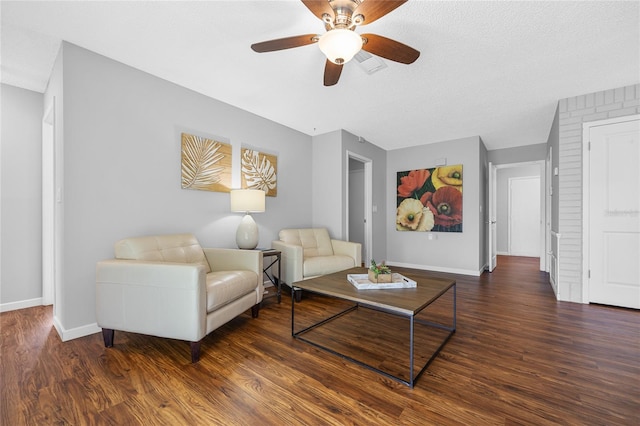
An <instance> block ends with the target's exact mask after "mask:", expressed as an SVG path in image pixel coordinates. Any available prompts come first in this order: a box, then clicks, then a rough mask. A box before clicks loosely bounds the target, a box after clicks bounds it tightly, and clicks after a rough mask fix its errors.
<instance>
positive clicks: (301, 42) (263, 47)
mask: <svg viewBox="0 0 640 426" xmlns="http://www.w3.org/2000/svg"><path fill="white" fill-rule="evenodd" d="M317 41H318V35H317V34H305V35H299V36H293V37H285V38H278V39H275V40H268V41H263V42H260V43H254V44H252V45H251V48H252V49H253V50H254V51H256V52H258V53H264V52H273V51H275V50H283V49H291V48H292V47H300V46H306V45H307V44H313V43H315V42H317Z"/></svg>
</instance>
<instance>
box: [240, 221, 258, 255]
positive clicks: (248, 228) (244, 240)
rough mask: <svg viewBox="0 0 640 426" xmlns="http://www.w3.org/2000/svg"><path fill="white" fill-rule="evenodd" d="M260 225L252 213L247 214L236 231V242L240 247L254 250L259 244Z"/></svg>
mask: <svg viewBox="0 0 640 426" xmlns="http://www.w3.org/2000/svg"><path fill="white" fill-rule="evenodd" d="M258 240H259V238H258V225H256V222H255V221H254V220H253V218H252V217H251V215H249V214H246V215H245V216H244V217H243V218H242V221H241V222H240V225H239V226H238V230H237V231H236V244H237V245H238V248H240V249H246V250H253V249H254V248H256V247H257V246H258Z"/></svg>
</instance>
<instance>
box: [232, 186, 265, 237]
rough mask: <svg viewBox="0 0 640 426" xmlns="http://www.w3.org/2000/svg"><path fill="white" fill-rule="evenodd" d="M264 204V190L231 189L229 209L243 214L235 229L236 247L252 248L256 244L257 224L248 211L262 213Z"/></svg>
mask: <svg viewBox="0 0 640 426" xmlns="http://www.w3.org/2000/svg"><path fill="white" fill-rule="evenodd" d="M264 206H265V192H264V191H263V190H261V189H232V190H231V211H232V212H244V213H245V215H244V217H243V218H242V221H241V222H240V225H238V230H237V231H236V244H237V245H238V248H241V249H247V250H253V249H254V248H256V246H257V245H258V239H259V238H258V225H256V222H255V221H254V220H253V218H252V217H251V215H250V214H249V213H262V212H264Z"/></svg>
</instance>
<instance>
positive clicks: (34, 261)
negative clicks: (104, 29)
mask: <svg viewBox="0 0 640 426" xmlns="http://www.w3.org/2000/svg"><path fill="white" fill-rule="evenodd" d="M0 90H1V93H2V96H0V98H1V100H2V105H1V111H2V117H1V123H0V128H1V129H2V130H1V135H0V140H1V141H2V145H1V146H0V150H1V151H0V160H1V166H0V172H1V176H0V185H1V187H0V194H1V195H2V203H1V209H0V235H2V239H1V246H0V308H2V310H4V309H5V308H7V309H14V308H17V307H27V306H34V305H39V304H40V303H41V298H42V215H41V210H42V171H41V165H42V130H41V129H42V115H43V106H42V105H43V104H42V102H43V96H42V94H41V93H36V92H32V91H30V90H25V89H19V88H17V87H13V86H8V85H4V84H3V85H2V86H1V87H0Z"/></svg>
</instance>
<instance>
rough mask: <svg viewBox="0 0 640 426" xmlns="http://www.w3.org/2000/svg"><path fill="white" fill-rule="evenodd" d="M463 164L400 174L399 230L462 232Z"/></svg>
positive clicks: (397, 219)
mask: <svg viewBox="0 0 640 426" xmlns="http://www.w3.org/2000/svg"><path fill="white" fill-rule="evenodd" d="M462 181H463V179H462V164H457V165H453V166H443V167H434V168H432V169H418V170H408V171H404V172H398V177H397V181H396V183H397V193H396V198H397V204H396V230H398V231H428V232H462Z"/></svg>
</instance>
